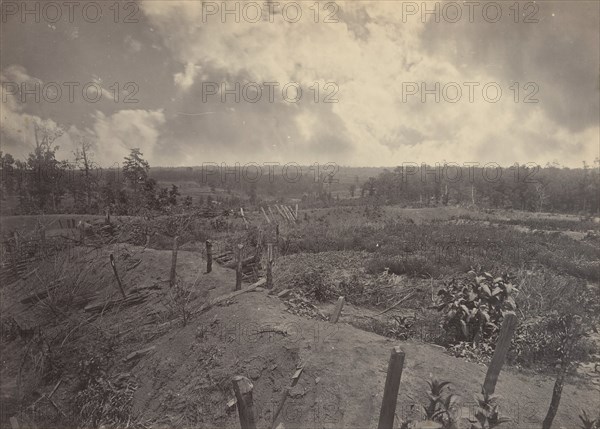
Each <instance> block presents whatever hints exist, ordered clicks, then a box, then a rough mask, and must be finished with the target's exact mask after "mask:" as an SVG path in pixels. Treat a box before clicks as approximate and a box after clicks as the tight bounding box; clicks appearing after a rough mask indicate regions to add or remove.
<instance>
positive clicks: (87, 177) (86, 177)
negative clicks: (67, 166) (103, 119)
mask: <svg viewBox="0 0 600 429" xmlns="http://www.w3.org/2000/svg"><path fill="white" fill-rule="evenodd" d="M77 137H78V140H79V141H78V144H77V149H76V150H75V152H74V153H73V155H74V156H75V165H77V167H78V168H79V170H80V172H81V174H82V179H81V185H82V186H81V187H82V191H83V193H84V194H85V197H86V203H87V207H88V208H90V206H91V205H92V192H93V191H94V189H95V188H96V185H97V180H96V177H94V175H93V174H92V171H91V170H92V164H93V162H92V159H91V158H92V152H91V149H92V143H91V141H90V140H89V139H88V138H87V137H86V136H81V135H79V136H77Z"/></svg>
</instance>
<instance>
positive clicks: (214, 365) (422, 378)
mask: <svg viewBox="0 0 600 429" xmlns="http://www.w3.org/2000/svg"><path fill="white" fill-rule="evenodd" d="M210 277H211V275H206V276H205V279H206V280H208V279H210ZM212 277H219V278H220V279H221V280H223V281H224V283H223V284H225V285H233V283H234V281H233V275H232V273H228V272H227V271H222V270H221V269H220V268H219V269H218V270H217V271H216V273H214V274H213V275H212ZM229 291H230V290H227V292H229ZM285 309H286V307H285V305H284V303H283V302H282V301H281V300H280V299H279V298H277V297H274V296H269V295H268V294H267V293H266V291H258V292H251V293H248V294H244V295H240V296H239V297H237V298H235V299H234V300H233V301H232V302H231V303H230V304H229V305H225V306H220V307H215V308H213V309H211V310H209V311H208V312H206V313H204V314H202V315H200V316H199V317H197V318H195V319H194V320H193V321H192V323H190V324H189V325H188V326H186V327H185V328H181V329H178V330H173V331H172V332H170V333H169V334H167V335H165V336H163V337H162V338H160V339H159V340H158V341H157V342H156V343H155V345H156V347H157V349H156V352H155V353H154V354H153V355H152V356H149V357H148V358H145V359H143V361H141V362H140V363H139V365H137V366H135V367H134V368H133V369H132V371H133V372H134V374H136V376H137V377H138V379H139V380H140V388H139V390H138V391H137V392H136V394H135V409H136V410H137V411H139V412H141V413H142V414H143V415H144V416H146V417H147V418H148V419H150V420H152V421H153V422H154V423H155V424H159V425H165V426H173V425H194V426H196V427H206V428H209V427H231V428H237V427H239V423H238V421H237V414H236V413H235V412H234V410H232V409H230V410H228V409H227V405H226V404H227V402H228V401H229V400H230V399H231V398H232V393H231V388H230V379H231V377H232V376H233V375H236V374H241V375H245V376H247V377H249V378H250V379H251V380H252V381H253V383H254V386H255V396H254V400H255V403H256V406H257V411H258V415H259V420H260V425H259V427H268V424H269V422H271V420H272V418H273V412H274V410H275V409H276V408H277V404H279V402H280V400H281V392H282V389H283V388H284V387H285V386H286V385H287V384H288V383H289V382H290V377H291V376H292V374H293V373H294V372H295V370H296V367H297V366H298V365H303V367H304V370H303V373H302V375H301V377H300V381H299V383H298V384H297V385H296V387H294V388H293V389H292V391H291V392H290V397H289V398H288V400H287V401H286V405H285V407H284V409H283V411H282V413H281V415H280V420H281V421H284V422H285V426H286V428H309V427H311V428H312V427H331V428H342V427H344V428H369V427H375V426H376V423H377V419H378V416H379V407H380V404H381V395H382V392H383V384H384V381H385V371H386V368H387V361H388V357H389V352H390V349H391V348H392V346H394V345H397V344H399V345H400V346H401V347H402V349H403V350H404V351H405V353H406V362H405V370H404V373H403V375H402V383H401V387H400V395H399V398H398V415H399V416H407V415H408V414H409V413H410V412H411V405H413V404H415V403H416V402H424V400H425V397H426V396H425V387H426V381H427V380H428V379H430V378H431V377H432V376H433V377H437V378H438V379H443V380H448V381H450V382H452V384H453V390H454V393H456V394H458V395H460V396H461V398H462V402H463V409H462V414H463V415H465V416H468V414H469V411H470V410H469V408H472V402H473V399H472V398H473V395H474V394H475V393H478V391H479V390H480V386H481V383H482V382H483V379H484V377H485V371H486V368H485V366H481V365H476V364H472V363H468V362H465V361H463V360H461V359H458V358H454V357H451V356H448V355H447V354H445V353H444V352H443V350H441V348H439V347H436V346H431V345H427V344H421V343H416V342H400V343H398V342H393V341H390V340H389V339H386V338H383V337H381V336H378V335H376V334H373V333H370V332H365V331H361V330H359V329H356V328H354V327H352V326H350V325H348V324H346V323H343V322H342V323H339V324H337V325H332V324H330V323H328V322H324V321H316V320H307V319H304V318H301V317H298V316H296V315H293V314H290V313H288V312H287V311H286V310H285ZM261 330H269V331H279V332H265V333H262V334H257V332H258V331H261ZM282 332H285V333H282ZM552 387H553V380H552V379H550V378H547V377H541V376H538V375H536V376H535V377H533V376H530V375H525V374H521V373H518V372H514V371H511V370H510V369H508V370H506V371H504V372H503V373H502V374H501V377H500V380H499V382H498V386H497V390H496V393H497V394H500V395H502V397H503V400H502V401H501V404H502V410H503V413H504V414H505V415H508V416H509V417H511V418H512V419H513V420H512V422H511V424H509V425H507V426H506V427H515V428H516V427H519V428H530V427H539V426H540V424H541V421H542V420H543V418H544V416H545V413H546V411H547V406H548V404H549V400H550V397H551V394H552ZM598 398H600V390H598V388H597V387H595V386H593V385H591V384H584V383H581V384H579V385H567V386H565V389H564V392H563V398H562V402H561V407H560V409H559V412H558V415H557V417H556V420H555V422H556V423H555V424H556V427H560V426H564V427H568V428H569V427H574V425H575V421H576V419H577V414H578V413H579V410H580V409H581V408H584V409H589V410H593V409H595V408H596V406H597V404H598Z"/></svg>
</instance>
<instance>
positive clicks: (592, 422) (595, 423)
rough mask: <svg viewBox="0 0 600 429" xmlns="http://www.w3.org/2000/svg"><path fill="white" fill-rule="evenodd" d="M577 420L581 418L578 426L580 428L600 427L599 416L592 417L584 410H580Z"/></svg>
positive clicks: (595, 428)
mask: <svg viewBox="0 0 600 429" xmlns="http://www.w3.org/2000/svg"><path fill="white" fill-rule="evenodd" d="M579 420H581V425H580V426H579V427H580V428H581V429H600V417H596V418H595V419H592V418H591V417H590V416H588V414H587V412H586V411H585V410H581V414H579Z"/></svg>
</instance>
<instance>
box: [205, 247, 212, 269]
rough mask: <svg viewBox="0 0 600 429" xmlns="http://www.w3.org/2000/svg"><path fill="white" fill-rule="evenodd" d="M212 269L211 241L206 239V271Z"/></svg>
mask: <svg viewBox="0 0 600 429" xmlns="http://www.w3.org/2000/svg"><path fill="white" fill-rule="evenodd" d="M211 271H212V242H211V241H210V240H206V273H207V274H208V273H210V272H211Z"/></svg>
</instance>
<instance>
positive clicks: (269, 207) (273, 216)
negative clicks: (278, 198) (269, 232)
mask: <svg viewBox="0 0 600 429" xmlns="http://www.w3.org/2000/svg"><path fill="white" fill-rule="evenodd" d="M267 208H268V209H269V214H270V215H271V219H275V215H274V214H273V210H271V206H267Z"/></svg>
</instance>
